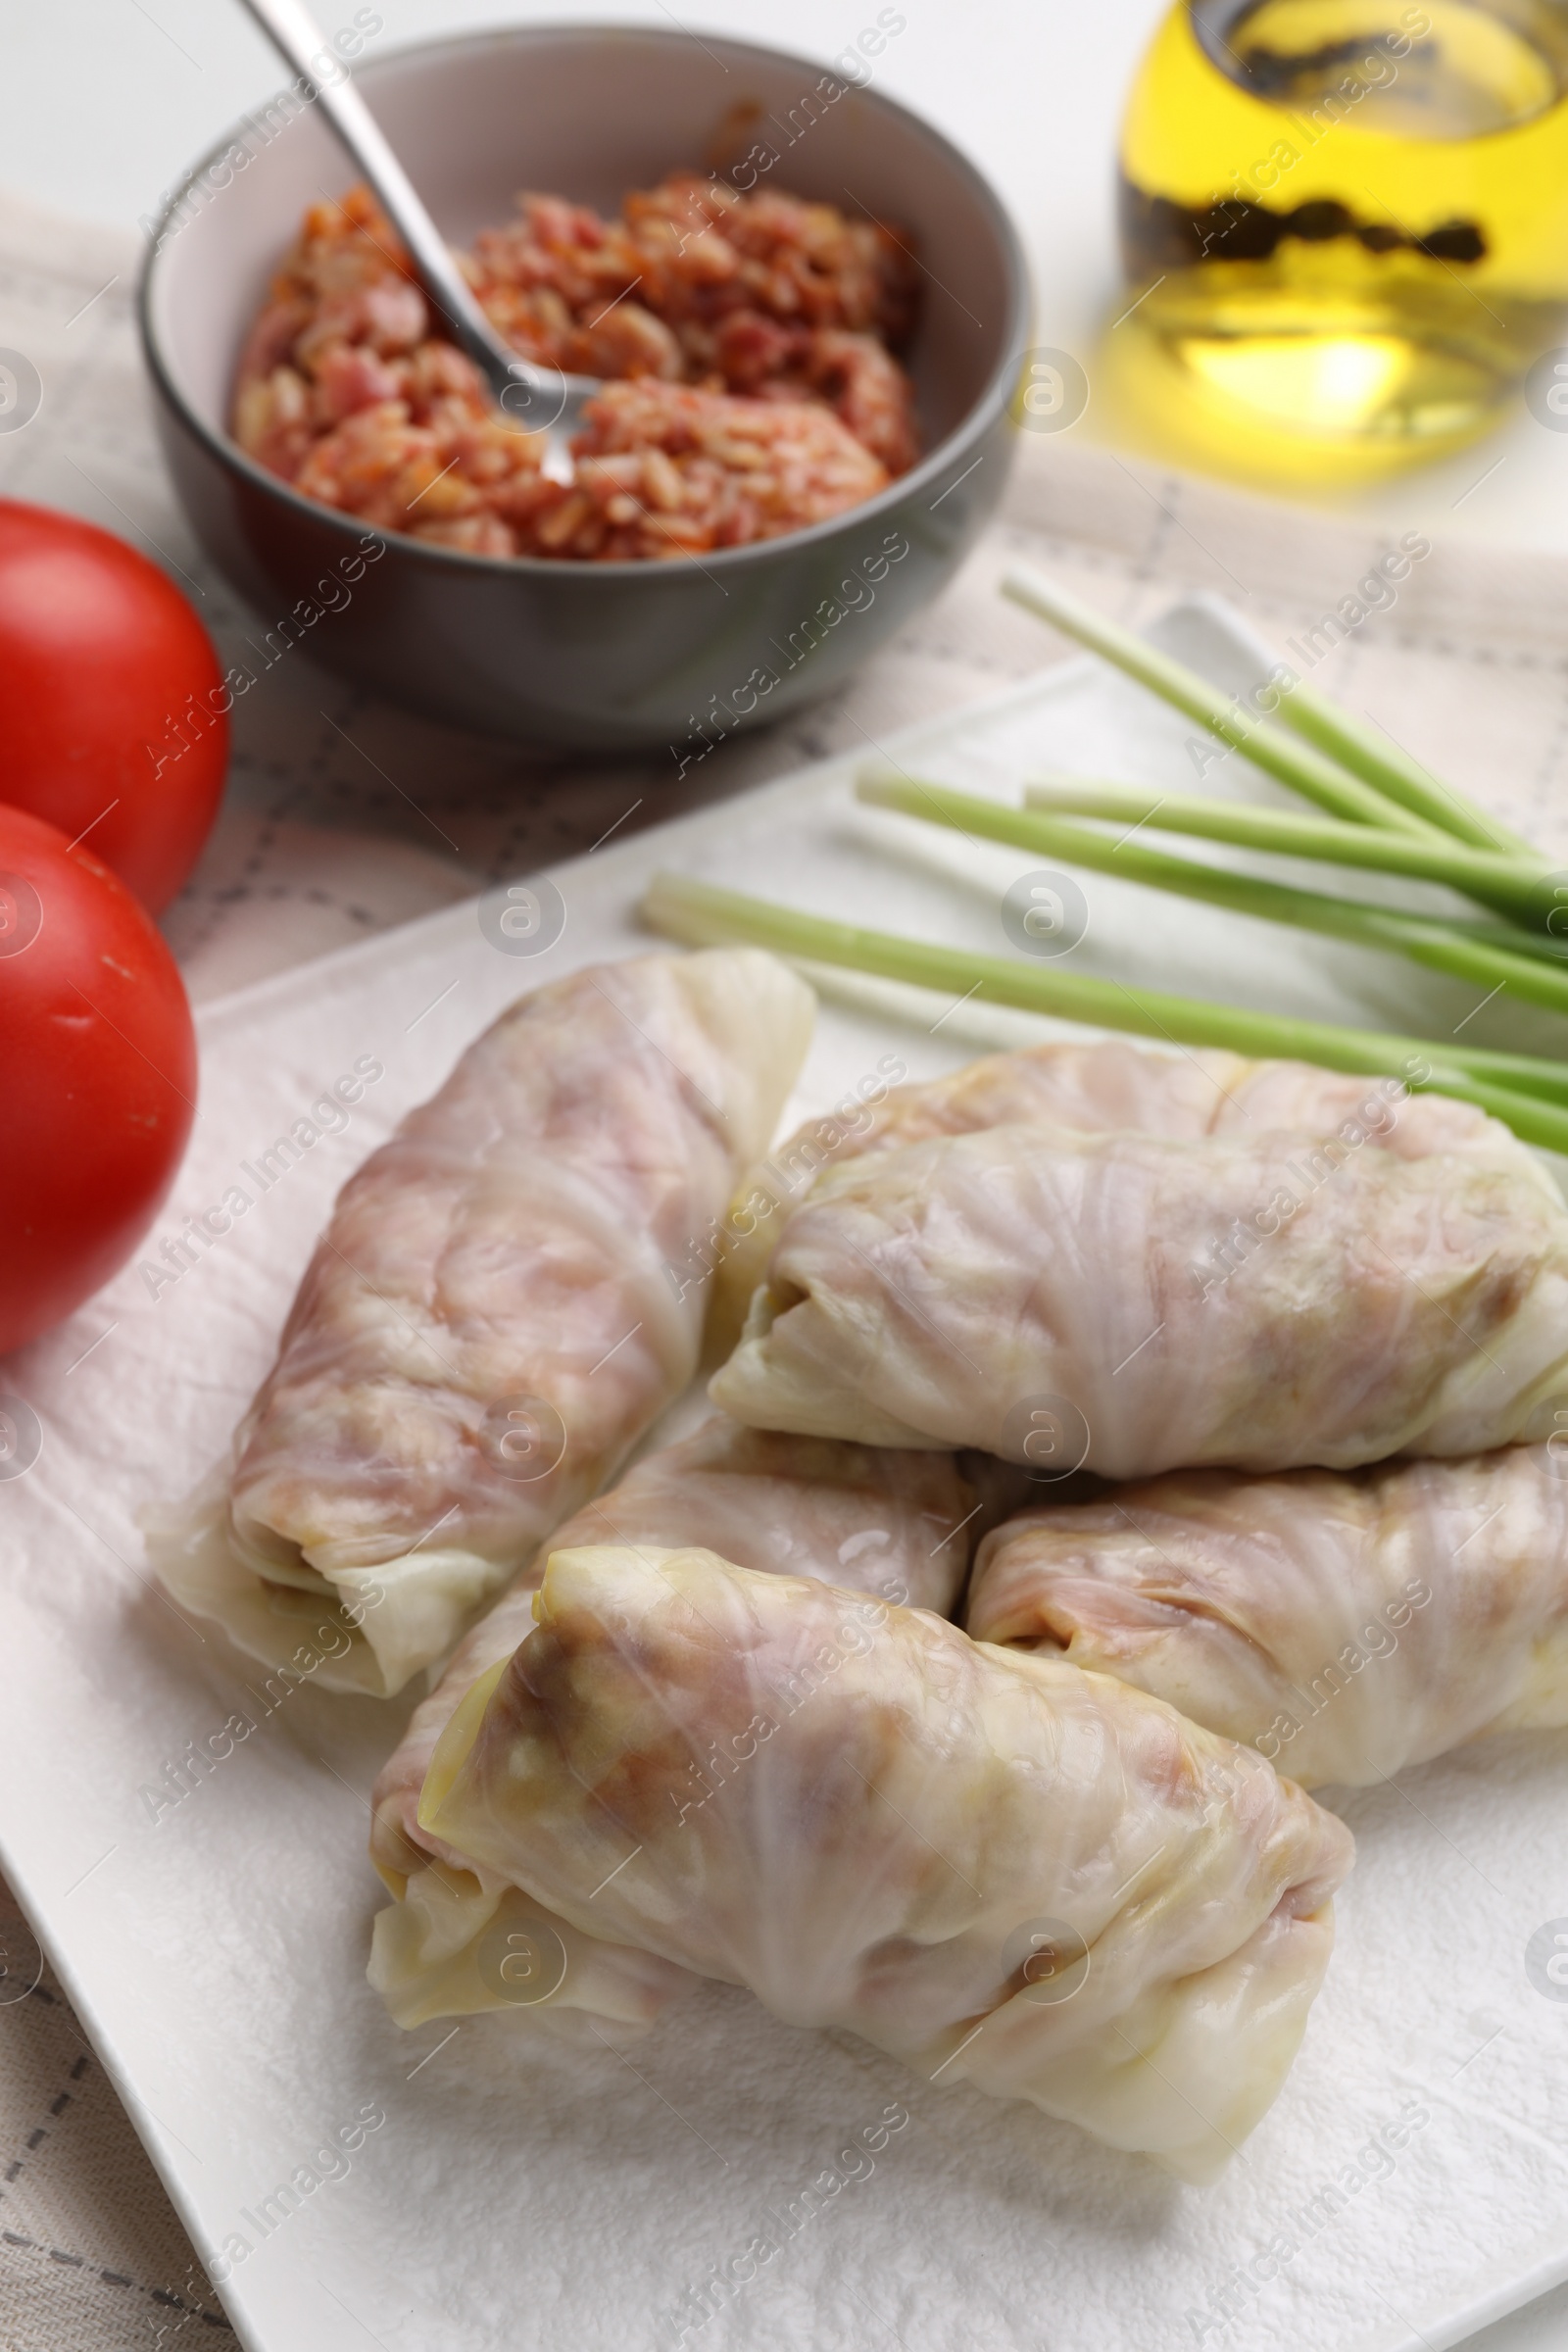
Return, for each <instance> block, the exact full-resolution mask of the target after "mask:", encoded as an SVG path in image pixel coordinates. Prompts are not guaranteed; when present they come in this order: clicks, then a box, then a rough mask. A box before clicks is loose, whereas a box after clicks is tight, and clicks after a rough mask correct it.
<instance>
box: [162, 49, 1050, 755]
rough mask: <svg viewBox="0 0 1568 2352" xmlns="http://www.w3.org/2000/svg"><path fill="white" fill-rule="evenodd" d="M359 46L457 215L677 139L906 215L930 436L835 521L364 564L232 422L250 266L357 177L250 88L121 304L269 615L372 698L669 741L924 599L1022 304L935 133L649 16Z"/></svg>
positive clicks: (982, 454)
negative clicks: (650, 559) (717, 536)
mask: <svg viewBox="0 0 1568 2352" xmlns="http://www.w3.org/2000/svg"><path fill="white" fill-rule="evenodd" d="M867 70H868V71H869V69H867ZM357 73H358V78H359V81H360V85H361V87H362V88H363V89H364V91H365V94H366V96H367V98H368V100H369V102H370V105H371V106H372V107H373V109H374V111H375V113H376V115H377V117H378V119H379V120H380V122H381V123H382V126H383V127H384V128H385V130H386V132H387V134H388V136H389V137H390V139H391V141H392V144H393V146H394V147H395V148H396V150H397V151H398V154H399V155H400V157H401V158H402V160H403V162H404V163H405V164H406V165H407V167H408V169H409V171H410V172H411V173H412V175H413V178H414V181H415V184H416V185H417V187H418V189H419V190H420V192H421V194H422V195H423V197H424V199H425V201H426V203H427V204H428V205H429V207H430V210H431V212H432V213H433V214H434V216H435V219H436V220H437V221H438V222H439V223H440V225H441V227H442V228H443V229H444V230H445V232H446V233H447V235H448V236H449V237H451V238H452V239H453V241H454V242H456V243H461V244H466V243H467V242H468V241H469V240H470V239H471V238H472V236H473V235H474V233H475V231H476V230H477V229H479V228H481V227H483V226H484V225H485V224H486V223H488V222H497V221H506V220H507V219H509V218H510V217H511V214H512V212H513V208H514V204H515V196H516V192H517V190H518V189H519V188H520V187H523V186H527V187H533V188H542V189H550V190H553V191H556V192H559V193H561V194H564V195H566V196H570V197H573V198H576V199H577V200H578V201H580V202H585V203H589V204H593V205H595V206H597V207H599V208H600V209H601V210H604V211H613V210H614V209H615V208H616V207H617V205H618V203H619V200H620V197H621V196H622V194H623V193H624V192H625V191H626V190H627V189H628V188H634V187H651V186H654V185H655V184H657V182H658V181H659V179H660V178H661V177H662V175H663V174H664V173H665V172H667V171H669V170H670V169H672V168H674V167H676V166H680V165H691V164H694V163H696V164H699V165H706V166H708V167H709V168H712V167H713V166H715V165H719V166H721V167H723V168H725V169H726V170H727V172H728V173H729V176H730V177H731V179H732V181H733V184H735V185H737V186H739V187H742V188H746V187H747V186H749V185H753V184H755V185H758V186H767V185H772V186H777V187H781V188H785V189H788V190H789V191H790V192H791V193H793V194H798V195H802V196H807V197H812V198H818V199H822V200H825V201H828V202H831V203H834V204H837V205H839V206H841V207H842V208H844V209H845V210H847V211H852V212H853V211H857V210H858V211H860V212H862V213H870V214H875V215H876V216H877V217H879V218H880V219H882V220H884V221H893V222H898V223H902V224H904V225H905V226H906V227H907V229H908V230H909V231H910V232H912V236H913V238H914V239H915V241H916V242H917V246H918V251H919V254H920V258H921V261H922V264H923V266H924V270H925V281H924V307H923V315H922V319H921V324H920V328H919V333H918V337H917V341H916V344H915V346H914V349H913V351H912V354H911V355H910V356H909V363H908V364H909V366H910V368H911V371H912V373H913V375H914V378H915V382H916V386H917V390H918V397H919V407H920V416H921V423H922V429H923V432H924V436H925V445H926V447H927V449H928V450H929V453H930V454H929V455H928V456H927V457H926V458H924V459H923V460H922V461H921V463H920V464H919V465H918V466H915V467H914V468H913V470H912V471H911V472H909V473H907V474H906V475H904V476H903V477H902V478H901V479H900V480H899V481H897V482H895V483H893V484H891V485H890V487H889V488H888V489H887V490H885V491H883V492H882V493H881V494H880V496H878V497H877V498H874V499H871V500H868V501H867V502H866V504H865V505H863V506H860V507H856V508H854V509H852V510H851V511H850V512H849V513H847V514H845V515H840V516H837V517H835V518H834V519H833V520H831V521H829V522H824V523H818V524H816V525H814V526H813V527H812V528H811V529H809V530H805V531H799V532H795V533H792V534H791V535H790V536H789V537H787V538H783V539H774V540H768V541H763V542H761V543H760V544H758V545H756V546H752V547H744V548H730V549H725V550H722V551H719V552H717V553H715V554H712V555H711V556H706V557H704V558H703V559H702V560H701V562H674V563H660V564H633V563H624V564H570V563H548V562H538V561H531V560H529V561H521V562H510V563H509V562H503V561H500V560H498V559H495V558H493V557H479V556H466V555H459V554H455V553H452V552H451V551H449V550H446V549H442V548H435V547H428V546H426V545H424V544H423V543H422V542H420V541H417V540H413V539H408V538H403V537H399V536H396V535H389V536H388V537H387V538H386V540H385V542H384V547H385V552H384V554H382V555H380V556H378V557H377V558H376V559H375V560H374V561H373V562H372V563H370V564H365V563H364V562H363V559H362V558H360V557H359V555H358V553H357V551H358V550H359V549H360V546H361V541H362V537H363V535H364V526H363V525H362V524H360V523H358V522H356V521H355V520H353V519H352V518H351V517H346V516H342V515H336V514H334V513H333V512H332V511H331V510H330V509H328V508H324V507H320V506H318V505H316V504H314V503H312V502H311V501H309V500H307V499H303V498H301V497H299V496H297V495H296V493H295V492H294V491H292V490H290V489H289V488H287V487H286V485H284V484H283V483H282V482H280V481H278V480H277V479H276V478H275V477H274V476H273V475H271V474H270V473H267V472H266V471H264V470H263V468H262V467H260V466H257V465H255V464H253V463H252V461H251V460H250V459H248V458H247V457H245V456H244V455H243V454H242V453H241V451H240V450H239V449H238V448H237V447H236V445H235V444H234V443H233V442H232V441H231V440H230V439H229V437H228V433H227V430H226V418H227V415H228V408H229V400H230V395H231V391H232V385H233V378H234V370H235V366H236V362H237V359H238V354H239V349H240V345H241V342H242V340H243V337H244V334H245V330H246V327H247V325H248V323H249V321H250V319H252V317H253V316H254V315H255V313H256V311H257V309H258V308H259V306H260V304H261V302H262V299H263V296H264V294H265V291H266V287H267V283H268V280H269V277H270V273H271V272H272V270H274V269H275V268H276V267H277V264H278V261H279V259H280V257H281V255H282V253H283V252H284V250H285V249H286V247H287V246H288V244H289V243H290V241H291V239H292V238H293V236H294V234H295V232H296V229H297V227H298V223H299V221H300V218H301V216H302V215H303V213H304V212H305V210H306V207H307V206H308V205H310V204H312V203H314V202H315V201H317V200H318V198H319V195H320V194H321V192H322V191H323V190H325V191H329V192H332V191H337V190H340V189H342V188H344V187H346V186H347V185H348V184H349V182H350V180H351V178H352V176H353V172H352V167H351V166H350V165H349V164H348V161H347V159H346V157H345V156H344V154H343V152H342V150H341V148H339V147H338V146H337V144H336V142H335V141H334V139H333V137H332V134H331V132H330V130H329V129H328V128H327V126H326V124H325V123H324V122H323V121H322V120H321V119H320V117H319V113H318V111H317V110H316V109H315V108H314V107H309V106H307V107H304V108H303V109H299V110H298V111H296V112H295V113H294V115H293V117H292V119H289V118H288V115H287V111H286V109H285V108H284V107H283V106H282V105H281V104H279V105H278V106H275V107H274V108H272V109H270V110H269V109H258V110H257V113H256V114H255V115H254V116H252V117H251V118H250V119H249V120H248V121H247V122H246V123H241V124H240V125H238V126H237V127H236V129H235V130H234V131H233V132H232V133H231V134H230V136H229V137H228V138H227V139H225V140H224V141H223V142H222V143H221V146H220V147H218V148H216V149H215V150H214V151H213V154H212V155H211V156H209V157H207V158H205V159H204V161H203V162H202V163H201V164H199V165H198V166H197V167H196V168H195V170H194V171H193V172H191V173H190V175H189V177H188V179H187V180H186V181H185V183H184V185H183V186H182V188H181V189H180V191H179V192H178V193H177V194H176V196H175V197H174V199H173V201H172V205H171V206H170V208H169V210H168V212H167V214H166V215H165V219H164V221H163V223H162V226H161V228H160V231H159V234H158V236H157V237H156V239H155V240H154V247H153V251H152V254H151V256H150V258H149V262H148V266H147V269H146V271H145V274H144V278H143V284H142V301H141V318H142V333H143V337H144V340H145V344H146V351H147V357H148V362H149V365H150V367H151V370H152V377H153V383H154V386H155V388H156V393H157V408H158V416H159V424H160V430H161V433H162V437H163V443H164V449H165V453H166V455H167V457H168V460H169V464H170V466H171V468H172V473H173V476H174V480H175V483H176V485H177V487H178V490H179V493H180V496H181V498H182V499H183V501H184V503H185V507H186V509H187V512H188V513H189V515H190V518H191V521H192V523H193V525H194V527H195V529H196V532H197V535H198V536H199V538H200V539H201V541H202V543H203V545H204V546H205V547H206V548H207V550H208V552H209V553H210V554H211V555H212V557H213V558H214V560H215V561H216V562H217V564H219V565H220V567H221V569H222V570H223V571H224V572H225V573H226V574H227V576H228V577H229V579H230V580H232V581H233V583H234V584H235V586H236V587H237V588H238V589H239V590H240V592H241V593H242V594H243V595H244V596H245V597H246V598H247V599H248V601H249V602H250V603H251V604H252V605H254V606H255V608H256V610H257V612H258V613H260V614H261V615H262V618H263V620H264V623H265V622H271V623H273V624H274V625H275V626H281V625H282V624H283V621H284V616H285V615H287V614H289V613H292V612H293V611H294V610H295V608H296V605H298V604H300V603H301V600H305V599H311V600H313V602H314V605H315V607H316V609H317V610H318V611H319V610H320V608H321V606H322V605H323V604H325V603H330V604H331V605H333V606H334V607H335V608H336V609H335V610H333V611H331V612H328V613H325V614H324V616H323V617H321V618H320V619H319V620H317V621H316V622H315V623H314V624H313V625H311V627H310V632H309V644H310V650H311V652H312V654H313V655H314V656H315V657H316V658H317V659H318V660H319V661H320V662H323V663H324V664H325V665H326V666H328V667H329V668H331V669H334V670H336V671H338V672H339V673H341V674H342V675H344V676H346V677H350V678H353V679H354V680H356V681H357V682H360V683H363V684H365V685H368V686H371V687H373V688H375V689H376V690H377V691H378V692H380V693H382V694H385V695H388V696H390V697H392V698H393V699H394V700H395V701H397V702H400V703H403V704H406V705H408V706H410V707H412V708H413V709H415V710H417V711H423V712H425V713H426V714H427V715H429V716H432V717H436V718H440V719H445V720H449V721H452V722H454V723H456V724H459V725H462V726H468V727H477V728H481V729H486V730H489V731H491V732H495V733H500V734H506V735H513V736H518V737H522V738H526V739H530V740H535V741H542V742H548V743H554V744H565V745H577V746H581V747H585V748H597V749H617V748H628V749H629V748H651V747H654V746H658V745H665V744H667V745H668V746H670V748H671V754H672V759H673V760H674V762H675V763H676V764H677V765H678V763H679V760H680V759H681V756H682V752H683V750H689V751H691V752H692V753H694V754H695V753H696V752H700V751H701V749H702V748H703V745H704V743H705V742H707V741H711V740H712V739H713V737H714V730H715V728H716V729H719V730H722V731H724V732H729V731H732V730H733V729H734V728H735V727H736V726H744V725H753V724H757V723H759V722H760V721H762V720H765V719H769V718H772V717H775V716H777V715H778V714H779V713H780V712H781V711H786V710H788V709H790V708H791V707H792V706H794V705H796V704H799V703H801V702H804V701H807V700H809V699H811V698H813V697H815V696H817V695H820V694H822V693H824V692H825V691H827V690H828V689H829V688H830V687H832V686H834V685H835V684H837V683H838V681H839V680H840V679H841V678H843V677H844V676H845V675H846V674H847V673H848V672H849V671H850V670H851V669H853V668H854V667H855V666H856V665H857V664H858V662H863V661H864V660H865V658H866V656H867V655H868V654H870V653H872V652H874V651H875V649H876V648H877V646H879V645H880V644H881V643H882V642H883V641H884V640H885V639H886V638H887V637H888V636H889V635H890V634H891V633H892V632H893V631H894V630H896V629H897V628H898V627H899V626H901V625H902V624H903V623H904V622H905V621H906V620H907V618H908V617H909V615H910V614H911V613H914V612H916V611H917V610H919V608H920V607H922V606H923V605H925V604H927V603H929V601H930V600H931V599H932V598H933V597H934V596H935V595H936V594H937V593H938V591H939V590H940V589H941V587H942V586H943V583H944V582H945V581H946V579H947V578H948V576H949V574H950V573H951V572H952V571H953V569H954V567H955V565H956V564H957V563H958V561H959V559H960V558H961V557H962V556H963V554H964V553H965V551H966V549H967V548H968V547H969V545H970V544H971V542H972V541H973V539H974V537H975V534H976V533H977V531H978V530H979V529H980V527H981V525H982V523H983V522H984V521H985V520H986V518H987V516H988V515H990V514H991V512H992V510H993V509H994V508H995V506H996V504H997V500H998V498H999V497H1000V496H1001V493H1002V488H1003V483H1004V479H1005V472H1006V466H1007V462H1008V458H1009V455H1010V442H1011V437H1012V431H1013V427H1012V424H1011V421H1010V419H1009V417H1008V404H1009V401H1010V398H1011V395H1012V391H1013V386H1014V380H1015V377H1016V373H1017V369H1018V366H1019V362H1020V358H1021V355H1022V352H1023V349H1024V346H1025V343H1026V341H1027V327H1028V291H1027V274H1026V270H1025V266H1024V262H1023V258H1022V254H1021V251H1020V248H1019V244H1018V239H1017V236H1016V234H1015V232H1014V230H1013V228H1012V225H1011V223H1010V221H1008V219H1007V216H1006V214H1005V211H1004V209H1003V207H1002V205H1001V203H1000V202H999V201H998V199H997V197H996V196H995V195H994V194H993V192H992V190H991V189H990V188H989V187H988V186H987V184H986V182H985V181H984V179H983V178H982V177H981V176H980V174H979V173H978V172H976V171H975V170H974V168H973V166H972V165H970V164H969V163H967V162H966V161H965V159H964V158H963V157H962V156H961V155H959V154H958V152H957V150H956V148H954V147H952V146H951V145H950V144H949V143H948V141H947V140H946V139H944V138H943V137H941V136H940V134H939V133H938V132H936V131H935V130H933V129H932V128H931V127H930V125H929V124H928V123H923V122H921V121H920V120H919V118H918V117H917V116H915V115H912V114H910V113H909V112H908V111H907V108H905V107H902V106H898V105H895V104H894V103H893V101H892V100H891V99H888V98H884V97H883V96H882V95H881V94H880V92H879V91H877V90H876V89H875V88H873V87H866V86H855V85H852V84H851V83H849V82H847V81H845V80H843V79H841V78H840V77H838V76H837V75H835V74H833V73H827V72H825V71H824V69H823V68H822V67H821V66H820V65H817V64H814V63H811V62H810V61H809V60H807V59H804V58H798V57H792V56H789V55H787V54H785V53H784V52H781V51H778V50H773V49H763V48H758V47H756V46H754V45H753V44H752V43H750V42H746V41H735V40H724V39H720V38H718V37H716V36H710V35H708V34H705V35H704V36H703V38H702V40H700V41H699V40H697V39H696V38H694V37H693V36H691V35H688V34H686V33H682V32H678V31H674V30H671V31H667V32H666V31H662V30H657V29H650V28H648V27H646V26H638V27H629V26H605V25H527V26H518V27H515V28H513V29H510V30H506V31H500V32H485V33H478V34H473V35H469V36H466V37H464V38H460V39H455V40H442V41H430V42H424V43H420V44H419V45H417V46H416V47H412V48H406V49H401V50H399V51H397V52H396V53H395V54H390V55H387V56H385V57H380V58H371V59H369V60H368V61H366V62H365V63H363V64H362V65H361V66H360V67H359V68H358V69H357ZM768 149H772V150H776V151H777V155H778V160H777V162H776V163H774V164H772V165H770V166H765V167H763V166H761V165H760V157H761V156H762V155H764V154H765V153H766V152H767V151H768ZM242 156H243V158H244V160H243V162H242V161H241V157H242ZM357 565H358V569H357V570H356V566H357ZM334 581H341V582H343V583H344V585H343V586H342V587H332V586H331V585H330V584H331V583H333V582H334ZM351 582H352V585H351V586H350V583H351ZM321 583H326V584H328V585H327V587H326V588H325V589H324V590H319V584H321ZM345 588H347V589H348V590H349V593H348V595H347V599H346V601H345V593H344V591H345ZM697 730H702V731H697Z"/></svg>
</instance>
